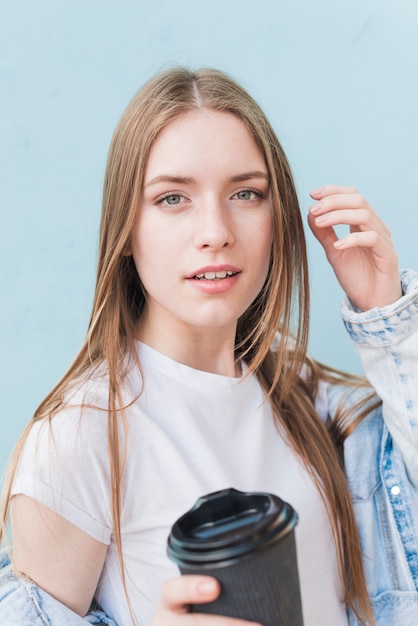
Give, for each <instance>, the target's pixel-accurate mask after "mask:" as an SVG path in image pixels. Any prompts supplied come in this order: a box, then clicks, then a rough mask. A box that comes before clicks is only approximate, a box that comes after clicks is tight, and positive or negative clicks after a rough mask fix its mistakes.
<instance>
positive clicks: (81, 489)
mask: <svg viewBox="0 0 418 626" xmlns="http://www.w3.org/2000/svg"><path fill="white" fill-rule="evenodd" d="M16 494H24V495H26V496H29V497H31V498H33V499H34V500H36V501H38V502H40V503H42V504H44V505H45V506H47V507H48V508H50V509H52V510H53V511H55V512H56V513H58V514H59V515H61V516H62V517H64V518H65V519H66V520H68V521H69V522H71V523H72V524H74V525H75V526H77V527H79V528H80V529H81V530H83V531H84V532H86V533H87V534H88V535H90V536H91V537H93V538H94V539H96V540H97V541H100V542H101V543H105V544H109V543H110V539H111V534H112V520H111V490H110V472H109V452H108V439H107V411H105V410H101V409H94V408H91V407H81V406H80V405H76V404H75V405H74V404H73V405H72V406H66V407H65V408H63V409H62V410H60V411H59V412H58V413H57V414H56V415H55V416H54V417H52V418H51V419H42V420H40V421H38V422H36V423H35V424H34V425H33V427H32V428H31V430H30V433H29V436H28V438H27V440H26V442H25V445H24V448H23V452H22V455H21V458H20V461H19V465H18V468H17V473H16V476H15V478H14V481H13V485H12V495H16Z"/></svg>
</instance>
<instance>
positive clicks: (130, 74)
mask: <svg viewBox="0 0 418 626" xmlns="http://www.w3.org/2000/svg"><path fill="white" fill-rule="evenodd" d="M417 41H418V4H417V2H416V0H396V2H395V1H394V0H392V1H391V2H389V1H387V0H350V1H345V0H316V1H314V0H292V1H291V2H289V0H286V1H284V0H259V2H258V3H255V2H254V1H249V0H230V1H228V0H222V1H220V0H211V1H210V2H207V1H206V2H197V1H196V0H193V1H192V0H176V1H175V2H174V1H172V0H154V1H153V2H141V1H138V0H113V1H112V0H71V1H70V0H60V1H59V2H57V1H56V0H37V1H36V2H35V1H33V2H31V1H30V0H26V1H23V0H14V2H8V1H6V0H0V107H1V115H0V158H1V163H0V178H1V180H0V207H1V234H0V241H1V249H0V281H1V284H0V289H1V310H0V322H1V323H0V350H1V357H0V367H1V375H0V384H1V403H0V411H1V412H0V425H1V431H0V433H1V434H0V471H1V468H2V467H4V465H5V462H6V459H7V457H8V455H9V454H10V451H11V449H12V445H13V443H14V442H15V440H16V438H17V436H18V434H19V433H20V431H21V430H22V428H23V426H24V424H25V423H26V422H27V421H28V420H29V419H30V417H31V415H32V413H33V411H34V409H35V408H36V406H37V404H38V403H39V402H40V401H41V400H42V398H43V397H44V396H45V395H46V393H47V392H48V391H49V390H50V389H51V387H52V386H53V385H54V384H55V383H56V382H57V381H58V379H59V378H60V377H61V376H62V375H63V374H64V372H65V370H66V368H67V367H68V365H69V364H70V362H71V361H72V359H73V357H74V356H75V354H76V353H77V351H78V348H79V346H80V345H81V342H82V340H83V337H84V334H85V331H86V327H87V323H88V319H89V313H90V307H91V301H92V292H93V285H94V276H95V263H96V253H97V232H98V224H99V216H100V197H101V185H102V180H103V171H104V165H105V159H106V153H107V149H108V145H109V141H110V138H111V134H112V132H113V129H114V126H115V124H116V122H117V120H118V118H119V117H120V115H121V113H122V111H123V109H124V107H125V106H126V105H127V103H128V102H129V100H130V99H131V98H132V96H133V95H134V93H135V92H136V90H137V89H138V88H139V86H140V85H141V84H142V83H143V82H144V81H145V80H146V79H147V78H148V77H149V76H150V75H151V74H153V73H155V72H156V71H158V70H160V69H163V68H167V67H170V66H172V65H177V64H186V65H189V66H192V67H199V66H215V67H218V68H220V69H223V70H225V71H227V72H229V73H230V74H232V76H233V77H235V78H236V79H238V80H239V81H240V82H241V83H242V84H243V85H244V86H245V87H246V88H247V89H248V90H249V91H250V92H251V93H252V94H253V95H254V96H255V98H256V99H257V100H258V101H259V102H260V104H261V105H262V106H263V107H264V109H265V111H266V112H267V114H268V116H269V117H270V119H271V121H272V123H273V126H274V127H275V129H276V131H277V133H278V135H279V138H280V139H281V141H282V143H283V146H284V148H285V150H286V151H287V153H288V156H289V159H290V161H291V164H292V166H293V171H294V175H295V179H296V183H297V187H298V191H299V194H300V199H301V205H302V209H303V211H304V213H306V211H307V208H308V206H309V204H310V201H309V190H310V189H313V188H315V187H318V186H320V185H322V184H324V183H328V182H332V183H338V184H352V185H355V186H356V187H357V188H358V189H359V190H361V192H362V193H363V194H364V195H365V196H366V197H367V198H368V199H369V201H370V202H371V203H372V204H373V205H374V206H375V207H376V208H377V209H378V211H379V212H380V214H381V215H382V216H383V218H384V219H385V221H386V222H387V223H388V224H389V226H390V228H391V230H392V234H393V238H394V240H395V243H396V246H397V248H398V250H399V256H400V261H401V265H402V266H414V267H417V266H418V263H417V261H418V254H417V243H416V239H417V234H418V216H417V215H418V210H417V193H416V180H417V170H418V81H417V73H418V44H417ZM308 245H309V254H310V260H311V286H312V324H311V340H310V350H311V354H312V355H313V356H314V357H315V358H317V359H319V360H322V361H325V362H326V363H328V364H330V365H333V366H337V367H341V368H344V369H348V370H354V371H361V368H360V365H359V363H358V359H357V356H356V354H355V351H354V349H353V347H352V346H351V345H350V344H349V342H348V339H347V338H346V336H345V332H344V330H343V327H342V323H341V321H340V319H339V305H340V301H341V295H342V294H341V290H340V288H339V286H338V285H337V283H336V280H335V279H334V277H333V275H332V272H331V270H330V269H329V268H328V266H327V263H326V261H325V258H324V255H323V252H322V250H321V249H320V247H319V245H318V244H317V243H316V241H315V240H314V238H313V237H312V236H311V235H310V234H308Z"/></svg>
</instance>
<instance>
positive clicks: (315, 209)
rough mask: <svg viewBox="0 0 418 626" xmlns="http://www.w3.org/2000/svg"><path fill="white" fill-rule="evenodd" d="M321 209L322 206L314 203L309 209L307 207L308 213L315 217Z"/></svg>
mask: <svg viewBox="0 0 418 626" xmlns="http://www.w3.org/2000/svg"><path fill="white" fill-rule="evenodd" d="M321 209H322V204H321V203H320V202H316V203H315V204H313V205H312V206H311V207H309V213H312V214H313V215H315V213H318V211H320V210H321Z"/></svg>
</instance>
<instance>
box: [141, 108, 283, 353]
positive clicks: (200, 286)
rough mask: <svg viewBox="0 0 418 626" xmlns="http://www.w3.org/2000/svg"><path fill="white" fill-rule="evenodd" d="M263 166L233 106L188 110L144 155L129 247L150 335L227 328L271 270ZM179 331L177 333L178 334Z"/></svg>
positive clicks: (269, 222)
mask: <svg viewBox="0 0 418 626" xmlns="http://www.w3.org/2000/svg"><path fill="white" fill-rule="evenodd" d="M271 240H272V209H271V202H270V194H269V180H268V176H267V169H266V166H265V163H264V160H263V158H262V156H261V155H260V153H259V151H258V149H257V146H256V144H255V142H254V140H253V139H252V137H251V135H250V133H249V131H248V130H247V128H246V127H245V125H244V124H243V122H242V121H241V120H240V119H239V118H238V117H236V116H235V115H233V114H231V113H219V112H215V111H211V110H203V111H193V112H189V113H185V114H183V115H181V116H179V117H178V118H176V119H175V120H174V121H173V122H171V123H170V124H169V125H168V126H167V127H166V128H165V129H164V130H163V131H162V132H161V134H160V135H159V136H158V138H157V140H156V142H155V144H154V146H153V148H152V150H151V153H150V156H149V161H148V164H147V168H146V173H145V179H144V190H143V196H142V200H141V205H140V207H139V212H138V219H137V223H136V226H135V229H134V232H133V235H132V239H131V252H132V255H133V258H134V261H135V265H136V268H137V271H138V274H139V276H140V279H141V282H142V284H143V287H144V289H145V292H146V294H147V304H146V308H145V315H144V318H143V322H142V326H141V338H142V339H143V340H145V341H146V338H147V332H148V331H150V332H159V331H162V330H163V329H164V333H165V332H167V331H168V332H171V331H172V332H175V333H188V332H189V333H190V332H192V333H194V334H195V333H196V331H198V332H200V331H201V332H207V333H213V332H214V331H215V332H218V331H221V332H222V333H225V332H226V333H228V334H229V333H231V336H233V337H234V336H235V330H236V323H237V320H238V318H239V317H240V316H241V315H242V313H243V312H244V311H245V310H246V309H247V308H248V306H249V305H250V304H251V303H252V302H253V300H254V299H255V298H256V296H257V294H258V293H259V292H260V290H261V288H262V286H263V284H264V281H265V279H266V276H267V271H268V267H269V259H270V249H271ZM180 336H181V335H180Z"/></svg>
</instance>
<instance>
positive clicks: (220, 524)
mask: <svg viewBox="0 0 418 626" xmlns="http://www.w3.org/2000/svg"><path fill="white" fill-rule="evenodd" d="M297 521H298V517H297V514H296V512H295V510H294V509H293V508H292V507H291V506H290V504H288V503H287V502H284V501H283V500H281V499H280V498H279V497H278V496H275V495H272V494H269V493H257V492H254V493H246V492H242V491H238V490H237V489H232V488H231V489H224V490H222V491H216V492H214V493H210V494H208V495H206V496H203V497H202V498H199V499H198V501H197V502H196V504H195V505H194V507H193V508H192V509H190V511H188V512H187V513H185V515H183V516H182V517H180V518H179V519H178V520H177V521H176V522H175V524H174V525H173V527H172V529H171V533H170V536H169V538H168V548H167V551H168V556H169V557H170V558H171V559H172V560H173V561H174V562H175V563H177V565H179V566H180V567H181V566H183V567H187V566H193V565H202V564H206V565H208V566H209V565H212V566H215V565H216V564H220V562H222V561H230V560H231V559H232V560H233V559H236V558H238V557H243V556H245V555H248V554H250V553H251V552H255V551H260V550H264V549H265V548H267V547H269V546H270V545H271V544H272V543H276V542H278V541H280V540H282V539H283V538H284V537H285V536H286V535H288V534H289V533H290V532H291V531H292V530H293V529H294V527H295V526H296V524H297Z"/></svg>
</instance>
